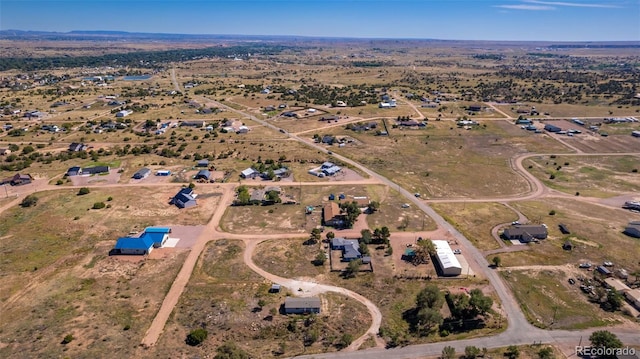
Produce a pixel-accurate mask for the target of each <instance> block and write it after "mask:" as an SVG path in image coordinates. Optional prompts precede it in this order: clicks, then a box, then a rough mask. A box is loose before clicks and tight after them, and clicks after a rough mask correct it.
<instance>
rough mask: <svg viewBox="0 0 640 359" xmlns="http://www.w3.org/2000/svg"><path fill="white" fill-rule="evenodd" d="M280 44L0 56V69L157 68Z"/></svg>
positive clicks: (267, 51)
mask: <svg viewBox="0 0 640 359" xmlns="http://www.w3.org/2000/svg"><path fill="white" fill-rule="evenodd" d="M289 48H290V47H285V46H282V45H272V44H263V43H255V44H246V45H237V46H228V47H227V46H216V47H208V48H204V49H177V50H166V51H133V52H129V53H124V54H105V55H101V56H53V57H38V58H36V57H5V58H0V71H7V70H12V69H16V70H21V71H38V70H48V69H55V68H59V67H67V68H73V67H102V66H113V64H115V63H117V64H118V65H119V66H123V67H137V68H157V67H160V64H164V63H170V62H182V61H187V60H193V59H197V58H206V57H228V56H243V55H247V54H256V53H259V54H264V55H276V54H279V53H281V52H282V51H284V50H286V49H289Z"/></svg>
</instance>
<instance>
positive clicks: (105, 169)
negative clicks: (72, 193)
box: [79, 166, 110, 175]
mask: <svg viewBox="0 0 640 359" xmlns="http://www.w3.org/2000/svg"><path fill="white" fill-rule="evenodd" d="M109 170H110V168H109V166H94V167H85V168H83V169H82V171H81V172H80V173H79V174H82V175H97V174H101V173H109Z"/></svg>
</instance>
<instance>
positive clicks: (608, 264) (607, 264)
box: [602, 261, 613, 267]
mask: <svg viewBox="0 0 640 359" xmlns="http://www.w3.org/2000/svg"><path fill="white" fill-rule="evenodd" d="M602 265H604V266H605V267H613V262H609V261H604V263H602Z"/></svg>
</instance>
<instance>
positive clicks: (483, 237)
mask: <svg viewBox="0 0 640 359" xmlns="http://www.w3.org/2000/svg"><path fill="white" fill-rule="evenodd" d="M432 207H433V209H435V210H436V211H438V213H439V214H440V215H441V216H443V217H444V218H446V219H447V222H449V223H451V224H453V225H454V227H456V229H457V230H459V231H460V232H462V234H464V236H465V237H467V239H469V240H470V241H471V242H472V243H473V244H474V246H475V247H476V248H478V249H480V250H483V251H486V250H491V249H497V248H500V245H499V243H498V242H496V240H495V238H493V236H492V235H491V229H492V228H493V227H495V226H497V225H498V224H500V223H509V222H512V221H515V220H517V219H518V215H517V214H516V213H514V212H513V211H512V210H510V209H509V208H507V207H505V206H503V205H501V204H499V203H434V204H433V205H432Z"/></svg>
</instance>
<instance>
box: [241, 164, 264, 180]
mask: <svg viewBox="0 0 640 359" xmlns="http://www.w3.org/2000/svg"><path fill="white" fill-rule="evenodd" d="M259 175H260V172H258V171H256V170H255V169H253V168H251V167H250V168H247V169H246V170H244V171H242V172H240V177H242V178H256V177H258V176H259Z"/></svg>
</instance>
